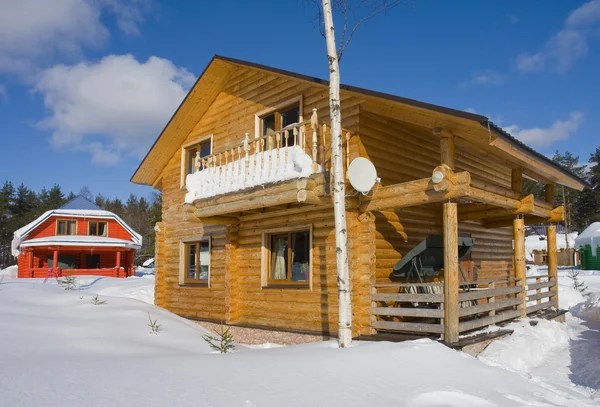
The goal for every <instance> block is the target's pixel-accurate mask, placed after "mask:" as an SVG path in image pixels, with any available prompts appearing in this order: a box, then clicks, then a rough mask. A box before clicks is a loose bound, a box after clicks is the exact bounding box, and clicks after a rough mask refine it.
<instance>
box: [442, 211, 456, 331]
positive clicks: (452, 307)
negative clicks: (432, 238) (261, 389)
mask: <svg viewBox="0 0 600 407" xmlns="http://www.w3.org/2000/svg"><path fill="white" fill-rule="evenodd" d="M443 228H444V229H443V234H444V340H445V341H446V343H455V342H458V221H457V210H456V203H455V202H447V203H445V204H444V226H443Z"/></svg>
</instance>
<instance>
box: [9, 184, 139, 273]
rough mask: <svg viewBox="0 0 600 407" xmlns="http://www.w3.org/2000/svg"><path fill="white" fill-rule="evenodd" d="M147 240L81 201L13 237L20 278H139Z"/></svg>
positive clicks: (50, 212) (39, 219)
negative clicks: (138, 260)
mask: <svg viewBox="0 0 600 407" xmlns="http://www.w3.org/2000/svg"><path fill="white" fill-rule="evenodd" d="M141 245H142V237H141V236H140V235H139V234H138V233H136V232H135V231H134V230H133V229H131V228H130V227H129V226H128V225H127V224H126V223H125V222H123V220H122V219H121V218H119V217H118V216H117V215H115V214H114V213H112V212H108V211H105V210H102V209H101V208H100V207H98V206H96V205H95V204H94V203H92V202H90V201H89V200H87V199H85V198H83V197H81V196H79V197H76V198H75V199H73V200H72V201H69V202H67V203H66V204H65V205H63V206H62V207H60V208H59V209H54V210H51V211H47V212H46V213H44V214H43V215H42V216H40V217H39V218H37V219H36V220H34V221H33V222H31V223H29V224H28V225H25V226H23V227H22V228H21V229H19V230H17V231H16V232H15V233H14V239H13V241H12V253H13V255H14V256H16V257H17V258H18V265H19V271H18V276H19V278H30V277H37V278H45V277H47V276H49V275H50V276H52V275H55V276H65V275H69V274H73V275H98V276H109V277H128V276H131V275H133V274H134V264H133V256H134V253H135V251H136V250H137V249H139V248H140V247H141Z"/></svg>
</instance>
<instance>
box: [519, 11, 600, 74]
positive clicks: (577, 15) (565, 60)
mask: <svg viewBox="0 0 600 407" xmlns="http://www.w3.org/2000/svg"><path fill="white" fill-rule="evenodd" d="M598 22H600V0H591V1H588V2H587V3H585V4H583V5H582V6H580V7H579V8H577V9H575V10H573V11H572V12H571V14H569V16H568V17H567V19H566V20H565V27H564V28H563V29H562V30H560V31H559V32H558V33H557V34H556V35H554V36H552V37H551V38H550V39H549V40H548V41H547V42H546V44H545V45H544V47H543V48H542V49H541V50H539V51H538V52H534V53H523V54H521V55H519V56H518V57H517V60H516V67H517V70H519V71H520V72H524V73H527V72H540V71H544V70H551V71H555V72H559V73H563V72H566V71H568V70H569V69H571V67H572V66H573V65H575V63H576V62H577V61H578V60H580V59H582V58H583V57H585V56H586V55H587V53H588V36H589V35H590V31H589V30H587V29H588V28H591V26H593V25H594V24H596V23H598Z"/></svg>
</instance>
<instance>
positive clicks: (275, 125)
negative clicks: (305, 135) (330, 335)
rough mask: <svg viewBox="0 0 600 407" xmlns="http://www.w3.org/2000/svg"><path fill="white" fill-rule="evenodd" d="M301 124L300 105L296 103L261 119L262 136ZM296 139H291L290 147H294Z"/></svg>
mask: <svg viewBox="0 0 600 407" xmlns="http://www.w3.org/2000/svg"><path fill="white" fill-rule="evenodd" d="M299 122H300V104H299V103H294V104H293V105H291V106H290V105H288V106H286V107H284V108H282V109H277V110H274V111H272V112H270V113H268V114H267V115H264V116H261V117H260V134H261V135H262V136H268V135H269V134H275V133H276V132H278V131H281V130H283V129H285V128H286V127H287V126H289V125H291V124H294V123H299ZM293 143H294V139H293V138H292V137H290V139H289V145H293Z"/></svg>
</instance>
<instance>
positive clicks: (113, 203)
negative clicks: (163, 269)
mask: <svg viewBox="0 0 600 407" xmlns="http://www.w3.org/2000/svg"><path fill="white" fill-rule="evenodd" d="M77 195H81V196H83V197H85V198H87V199H89V200H90V201H92V202H94V203H95V204H96V205H98V206H99V207H100V208H102V209H104V210H107V211H110V212H113V213H114V214H116V215H117V216H119V217H120V218H121V219H123V220H124V221H125V223H127V224H128V225H129V226H131V227H132V228H133V230H135V231H136V232H138V233H139V234H140V235H142V237H143V244H142V248H141V249H140V250H138V251H137V253H136V264H139V263H141V262H143V261H144V260H146V259H148V258H150V257H152V256H154V225H155V224H156V222H159V221H160V220H161V212H162V201H161V195H160V194H159V193H153V194H152V195H151V196H150V197H149V198H145V197H138V196H136V195H134V194H130V195H129V198H128V199H127V200H126V201H125V202H123V201H122V200H121V199H119V198H112V199H111V198H107V197H104V196H102V195H101V194H98V195H95V196H94V195H93V194H92V193H91V191H90V190H89V188H87V187H83V188H82V189H81V190H80V191H79V194H75V193H73V192H70V193H69V194H65V193H64V192H63V191H62V189H61V187H60V185H54V186H53V187H52V188H50V189H46V188H42V190H41V191H39V192H35V191H33V190H31V189H30V188H28V187H27V186H26V185H25V184H21V185H19V186H17V187H15V186H14V185H13V183H12V182H10V181H5V182H4V184H3V185H2V188H1V189H0V269H2V268H4V267H7V266H9V265H11V264H15V263H16V259H15V258H14V257H13V256H12V253H11V242H12V239H13V233H14V232H15V231H16V230H17V229H19V228H21V227H23V226H25V225H27V224H28V223H30V222H32V221H33V220H35V219H36V218H38V217H39V216H41V215H42V214H43V213H44V212H46V211H48V210H51V209H58V208H60V207H61V206H62V205H64V204H65V203H67V202H68V201H70V200H72V199H73V198H75V197H76V196H77Z"/></svg>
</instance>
